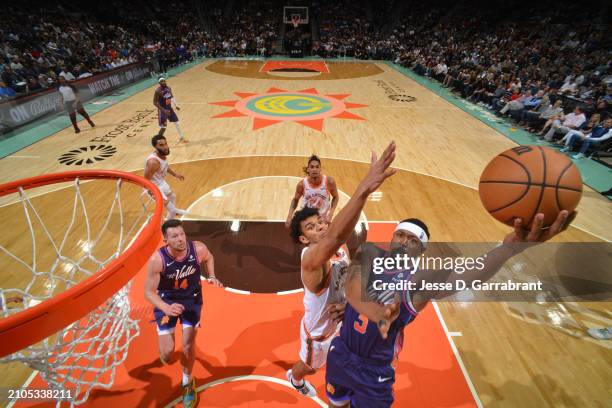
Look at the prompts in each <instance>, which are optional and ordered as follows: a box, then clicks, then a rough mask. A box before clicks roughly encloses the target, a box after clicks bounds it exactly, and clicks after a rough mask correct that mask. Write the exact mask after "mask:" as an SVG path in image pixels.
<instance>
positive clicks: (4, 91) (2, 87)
mask: <svg viewBox="0 0 612 408" xmlns="http://www.w3.org/2000/svg"><path fill="white" fill-rule="evenodd" d="M16 95H17V93H16V92H15V90H14V89H13V88H11V87H10V86H7V85H6V83H5V82H2V81H0V99H5V98H6V99H8V98H14V97H15V96H16Z"/></svg>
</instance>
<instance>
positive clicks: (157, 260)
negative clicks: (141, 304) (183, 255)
mask: <svg viewBox="0 0 612 408" xmlns="http://www.w3.org/2000/svg"><path fill="white" fill-rule="evenodd" d="M161 271H162V259H161V257H160V256H159V254H158V253H155V254H154V255H153V256H152V257H151V259H150V260H149V265H148V267H147V279H146V281H145V293H144V295H145V299H147V300H148V301H149V302H150V303H151V304H153V306H155V307H156V308H158V309H160V310H164V308H165V307H166V306H167V303H166V302H164V301H163V300H162V299H161V298H160V297H159V295H158V294H157V287H158V285H159V279H160V273H161Z"/></svg>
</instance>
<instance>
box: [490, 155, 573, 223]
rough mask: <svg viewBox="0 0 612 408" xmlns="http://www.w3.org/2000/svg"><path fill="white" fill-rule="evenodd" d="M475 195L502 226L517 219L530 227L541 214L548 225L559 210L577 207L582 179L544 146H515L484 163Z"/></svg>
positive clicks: (568, 162) (566, 160) (566, 161)
mask: <svg viewBox="0 0 612 408" xmlns="http://www.w3.org/2000/svg"><path fill="white" fill-rule="evenodd" d="M478 192H479V193H480V200H481V201H482V204H483V205H484V207H485V208H486V209H487V211H488V212H489V213H490V214H491V215H492V216H493V217H495V218H496V219H498V220H499V221H501V222H503V223H505V224H508V225H513V223H514V219H515V218H517V217H518V218H522V219H523V222H524V225H525V226H527V227H529V226H531V222H532V221H533V218H534V216H535V215H536V214H537V213H539V212H541V213H544V225H545V226H549V225H551V224H552V223H553V222H554V220H555V219H556V218H557V215H558V214H559V212H560V211H561V210H568V211H573V210H574V209H575V208H576V207H577V206H578V202H579V201H580V197H581V196H582V178H581V177H580V172H579V171H578V168H577V167H576V166H574V163H572V162H571V160H570V159H569V158H568V157H567V156H565V155H563V154H561V153H559V152H557V151H555V150H553V149H549V148H546V147H540V146H518V147H515V148H513V149H509V150H506V151H505V152H503V153H501V154H500V155H498V156H496V157H495V158H493V160H491V161H490V162H489V164H487V167H485V169H484V171H483V172H482V175H481V176H480V183H479V186H478Z"/></svg>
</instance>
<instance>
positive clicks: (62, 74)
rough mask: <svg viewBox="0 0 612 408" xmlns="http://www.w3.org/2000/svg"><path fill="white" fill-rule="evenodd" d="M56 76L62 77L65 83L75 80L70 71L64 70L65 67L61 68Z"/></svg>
mask: <svg viewBox="0 0 612 408" xmlns="http://www.w3.org/2000/svg"><path fill="white" fill-rule="evenodd" d="M58 76H60V77H64V79H65V80H66V81H74V80H75V79H76V78H75V77H74V75H72V72H70V70H66V67H62V71H61V72H60V73H59V75H58Z"/></svg>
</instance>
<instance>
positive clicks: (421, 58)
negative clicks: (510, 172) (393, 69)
mask: <svg viewBox="0 0 612 408" xmlns="http://www.w3.org/2000/svg"><path fill="white" fill-rule="evenodd" d="M471 3H474V4H471ZM476 3H477V2H457V3H456V4H454V5H452V4H451V5H447V7H432V5H431V4H429V3H425V2H423V3H411V4H410V7H405V8H398V9H401V10H403V14H402V15H401V16H399V18H396V19H394V15H393V13H391V14H389V13H388V11H387V12H386V13H387V15H388V17H389V18H388V20H387V24H388V23H389V21H391V20H393V21H397V24H396V25H395V26H392V27H388V26H387V27H386V26H385V25H384V23H379V24H370V23H369V22H368V21H364V20H363V19H364V17H365V16H366V14H367V13H366V12H365V11H364V10H363V9H360V8H359V7H356V6H355V5H352V6H350V5H349V4H348V3H347V4H343V5H342V6H337V7H336V8H334V7H329V8H328V12H327V13H326V12H323V13H322V14H321V15H322V21H321V27H322V30H321V33H322V34H321V44H320V46H319V47H317V48H316V49H313V53H314V54H317V55H320V56H327V57H330V56H332V57H344V56H348V57H355V58H363V59H392V60H393V61H395V62H396V63H398V64H401V65H403V66H405V67H408V68H411V69H412V70H413V71H414V72H416V73H417V74H419V75H424V76H429V77H431V78H434V79H437V80H439V81H440V82H441V83H442V84H443V86H445V87H447V88H450V89H451V90H452V91H453V92H456V93H457V95H459V96H461V97H463V98H466V99H469V100H471V101H473V102H474V103H477V104H479V105H481V106H483V107H486V108H488V109H490V110H492V111H493V112H495V113H496V114H498V115H500V116H508V117H509V118H510V119H512V120H514V121H515V122H516V124H517V125H519V126H522V127H524V128H525V129H526V130H527V131H531V132H533V133H538V135H539V136H540V137H542V138H544V139H546V140H549V141H556V140H558V141H559V143H565V142H566V141H567V140H568V138H567V137H565V135H567V134H568V133H569V132H570V131H580V132H582V134H584V135H588V134H590V132H591V130H592V129H594V128H595V127H597V126H599V125H601V126H603V124H604V122H605V120H606V118H609V117H611V113H612V36H610V28H611V27H610V20H609V18H606V15H605V13H601V14H598V13H597V10H593V9H592V8H591V7H587V6H585V4H581V3H573V4H567V5H565V6H564V7H563V8H559V7H554V3H552V2H549V1H542V2H537V3H517V2H508V4H505V7H506V9H498V8H495V7H492V6H491V5H489V7H486V8H479V7H475V5H476ZM549 3H550V4H549ZM394 4H397V2H395V3H394ZM497 5H498V6H499V7H504V4H503V3H498V4H497ZM387 6H388V3H385V2H384V1H383V2H382V4H381V7H379V10H380V9H381V8H382V9H385V7H387ZM387 10H388V9H387ZM374 14H375V16H374V18H373V20H374V21H375V22H376V21H377V20H376V13H374ZM578 111H579V113H578ZM605 141H606V143H610V142H612V138H610V137H609V139H605ZM602 142H603V141H602Z"/></svg>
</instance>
